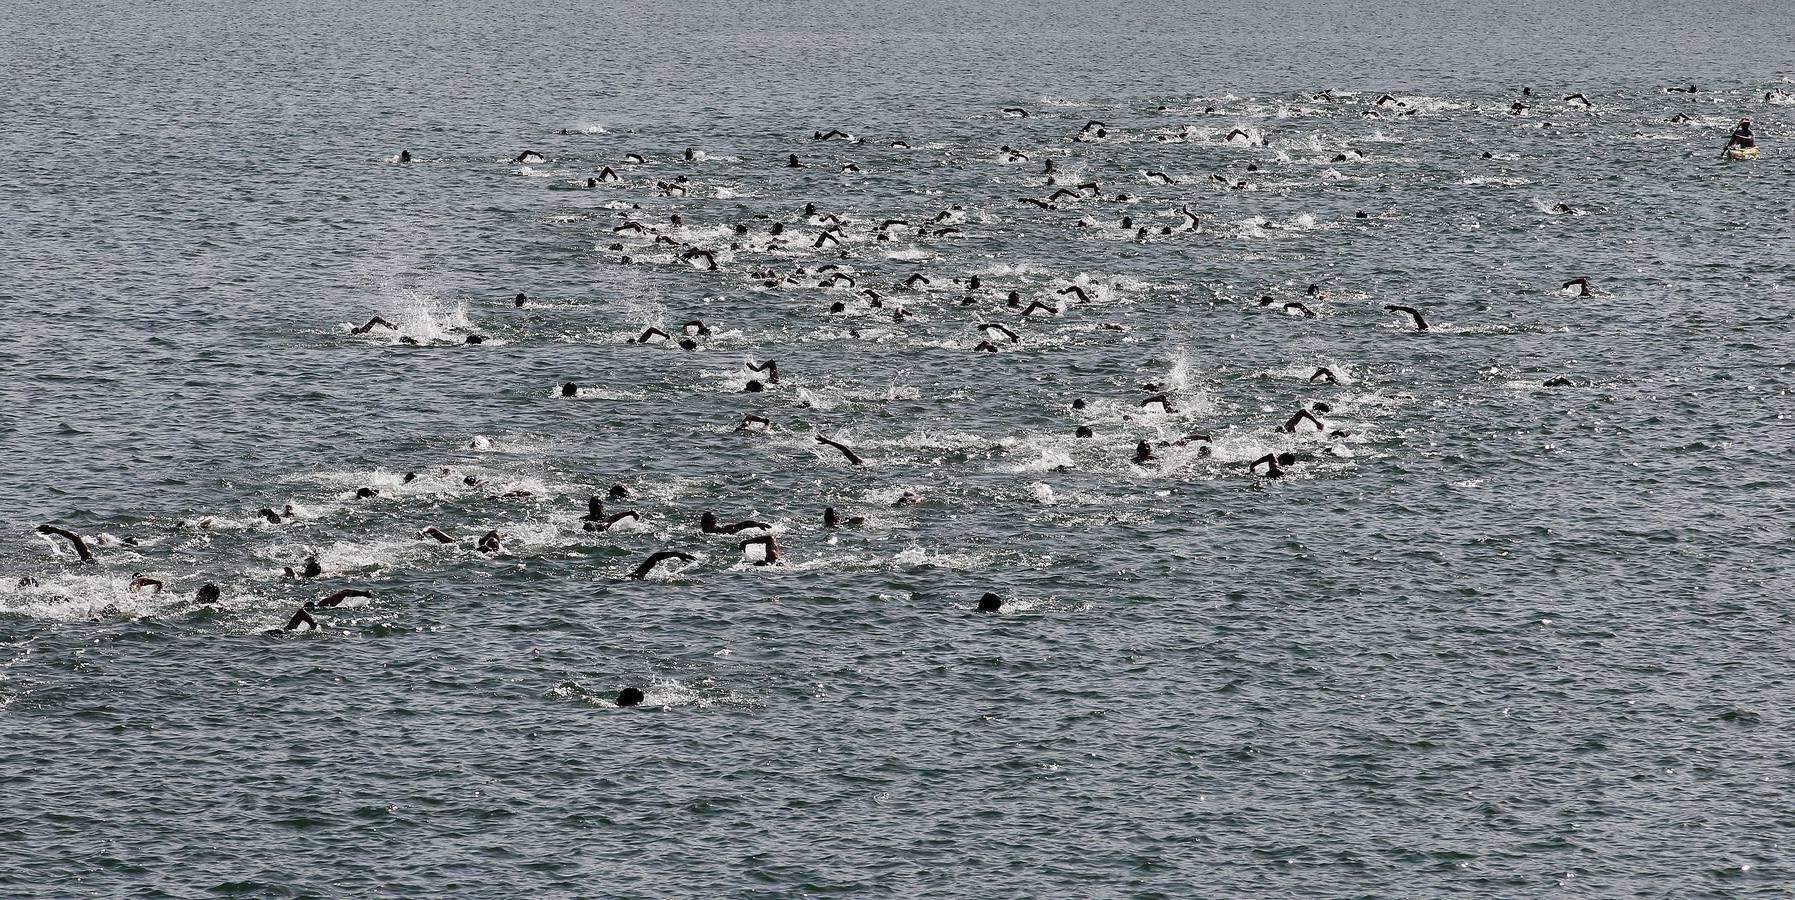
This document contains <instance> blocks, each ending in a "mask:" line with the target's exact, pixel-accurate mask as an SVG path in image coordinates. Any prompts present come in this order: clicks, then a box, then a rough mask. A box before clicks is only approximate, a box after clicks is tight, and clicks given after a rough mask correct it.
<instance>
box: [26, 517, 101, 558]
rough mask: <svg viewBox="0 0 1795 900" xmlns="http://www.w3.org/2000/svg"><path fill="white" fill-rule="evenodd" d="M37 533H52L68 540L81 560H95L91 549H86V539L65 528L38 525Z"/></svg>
mask: <svg viewBox="0 0 1795 900" xmlns="http://www.w3.org/2000/svg"><path fill="white" fill-rule="evenodd" d="M37 533H38V534H53V535H55V536H57V537H59V538H62V539H63V540H65V541H68V542H69V543H70V544H72V545H74V548H75V555H76V556H79V557H81V561H82V562H84V563H90V562H94V561H95V560H94V556H93V551H92V550H89V549H87V540H86V539H85V538H83V537H81V535H78V534H76V533H74V532H73V531H70V530H68V529H67V528H58V527H56V526H55V525H39V526H37Z"/></svg>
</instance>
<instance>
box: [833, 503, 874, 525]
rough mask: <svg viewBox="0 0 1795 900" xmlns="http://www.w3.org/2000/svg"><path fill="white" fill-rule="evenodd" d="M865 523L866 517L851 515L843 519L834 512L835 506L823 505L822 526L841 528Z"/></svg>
mask: <svg viewBox="0 0 1795 900" xmlns="http://www.w3.org/2000/svg"><path fill="white" fill-rule="evenodd" d="M865 524H866V518H865V517H863V516H853V517H850V518H845V519H844V518H842V517H841V516H839V515H837V514H836V512H835V507H833V506H825V507H823V527H824V528H842V527H847V528H859V527H860V526H862V525H865Z"/></svg>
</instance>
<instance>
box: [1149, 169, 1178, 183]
mask: <svg viewBox="0 0 1795 900" xmlns="http://www.w3.org/2000/svg"><path fill="white" fill-rule="evenodd" d="M1146 177H1147V180H1148V181H1152V180H1153V179H1155V178H1157V179H1159V183H1160V184H1177V183H1178V182H1176V181H1174V180H1172V176H1170V175H1167V174H1166V173H1164V172H1148V173H1147V176H1146Z"/></svg>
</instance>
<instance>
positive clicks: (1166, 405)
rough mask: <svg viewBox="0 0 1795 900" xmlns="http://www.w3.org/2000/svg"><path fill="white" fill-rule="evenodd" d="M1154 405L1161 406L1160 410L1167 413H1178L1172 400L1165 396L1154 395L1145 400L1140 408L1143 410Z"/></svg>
mask: <svg viewBox="0 0 1795 900" xmlns="http://www.w3.org/2000/svg"><path fill="white" fill-rule="evenodd" d="M1153 403H1157V404H1159V408H1160V409H1161V410H1162V411H1164V412H1167V413H1175V412H1177V411H1178V410H1177V409H1175V408H1174V407H1173V406H1172V400H1171V398H1170V397H1167V396H1166V395H1164V394H1154V395H1153V396H1151V397H1148V398H1147V399H1145V400H1142V401H1141V402H1140V406H1141V408H1142V409H1146V408H1147V406H1148V405H1149V404H1153Z"/></svg>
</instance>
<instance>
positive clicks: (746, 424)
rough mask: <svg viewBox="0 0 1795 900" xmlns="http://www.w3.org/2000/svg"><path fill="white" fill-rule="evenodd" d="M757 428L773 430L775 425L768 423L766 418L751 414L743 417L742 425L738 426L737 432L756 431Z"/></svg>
mask: <svg viewBox="0 0 1795 900" xmlns="http://www.w3.org/2000/svg"><path fill="white" fill-rule="evenodd" d="M757 427H758V428H761V429H766V428H771V427H773V423H772V422H770V421H768V420H767V417H766V416H757V415H755V414H753V413H749V414H747V415H745V416H743V417H742V424H740V425H737V426H736V427H735V430H737V431H754V430H755V429H756V428H757Z"/></svg>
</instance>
